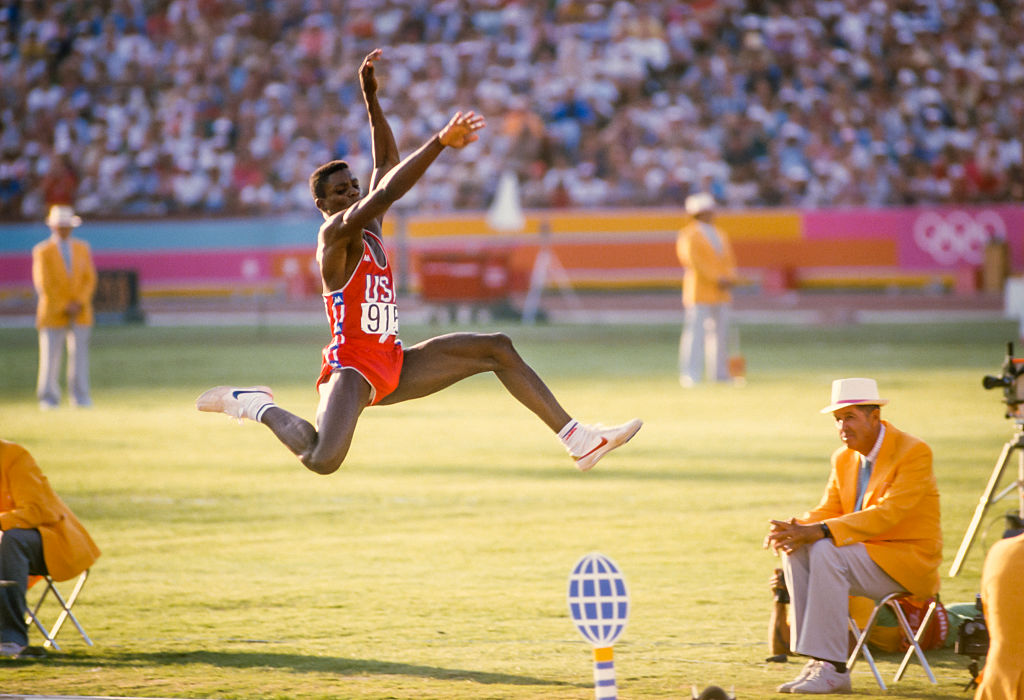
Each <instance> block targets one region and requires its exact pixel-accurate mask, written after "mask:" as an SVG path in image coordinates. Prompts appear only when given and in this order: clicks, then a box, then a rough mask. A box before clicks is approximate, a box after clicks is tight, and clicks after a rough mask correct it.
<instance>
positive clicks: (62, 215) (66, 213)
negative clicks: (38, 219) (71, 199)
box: [46, 204, 82, 228]
mask: <svg viewBox="0 0 1024 700" xmlns="http://www.w3.org/2000/svg"><path fill="white" fill-rule="evenodd" d="M46 225H47V226H49V227H51V228H69V227H70V228H74V227H75V226H81V225H82V217H80V216H76V215H75V210H74V209H72V208H71V207H69V206H68V205H66V204H54V205H53V206H52V207H50V213H49V214H47V215H46Z"/></svg>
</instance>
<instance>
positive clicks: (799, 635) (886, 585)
mask: <svg viewBox="0 0 1024 700" xmlns="http://www.w3.org/2000/svg"><path fill="white" fill-rule="evenodd" d="M782 566H783V569H784V570H785V573H786V585H787V587H788V588H789V597H790V600H791V602H792V608H793V609H792V616H793V620H792V626H791V634H792V641H791V647H792V649H793V651H794V652H796V653H797V654H802V655H803V656H812V657H814V658H816V659H825V660H826V661H841V662H845V661H846V658H847V657H848V656H849V653H850V642H849V637H848V627H847V625H848V620H849V617H850V601H849V597H850V596H852V595H853V596H864V597H866V598H871V599H872V600H880V599H881V598H883V597H885V596H887V595H888V594H890V593H893V592H895V591H902V590H903V587H902V586H900V584H898V583H896V581H894V580H893V579H892V578H891V577H890V576H889V574H887V573H885V572H884V571H882V568H881V567H880V566H879V565H878V564H876V563H875V562H873V561H872V560H871V557H869V556H868V551H867V549H866V548H865V547H864V544H863V543H861V542H858V543H856V544H850V545H845V546H843V547H837V546H836V545H835V543H833V542H832V540H828V539H823V540H818V541H817V542H815V543H813V544H811V545H808V546H806V547H801V548H800V549H798V550H796V551H795V552H793V553H792V554H789V555H786V554H783V555H782Z"/></svg>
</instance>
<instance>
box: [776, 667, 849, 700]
mask: <svg viewBox="0 0 1024 700" xmlns="http://www.w3.org/2000/svg"><path fill="white" fill-rule="evenodd" d="M851 687H852V686H851V685H850V671H849V670H847V671H846V673H840V672H839V671H837V670H836V667H835V666H833V665H832V664H830V663H829V662H828V661H820V662H819V663H818V665H817V666H816V667H815V668H814V670H812V671H811V672H810V674H808V676H807V678H805V679H803V680H802V681H800V682H799V683H797V684H796V685H794V686H793V687H792V688H790V689H789V692H791V693H801V694H802V693H806V694H808V695H826V694H829V693H849V692H850V690H851Z"/></svg>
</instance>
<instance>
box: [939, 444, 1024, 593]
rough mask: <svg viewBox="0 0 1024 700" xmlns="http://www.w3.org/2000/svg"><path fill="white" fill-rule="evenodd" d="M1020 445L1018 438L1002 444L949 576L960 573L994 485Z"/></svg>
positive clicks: (989, 501) (988, 504)
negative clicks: (997, 459) (1000, 452)
mask: <svg viewBox="0 0 1024 700" xmlns="http://www.w3.org/2000/svg"><path fill="white" fill-rule="evenodd" d="M1018 447H1020V439H1019V438H1018V439H1015V440H1011V441H1010V442H1007V443H1006V444H1005V445H1003V452H1002V454H1000V455H999V461H998V462H997V463H996V466H995V469H993V470H992V475H991V476H990V477H989V479H988V486H986V487H985V492H984V493H983V494H981V499H979V501H978V507H977V508H975V509H974V517H973V518H971V524H970V526H968V528H967V532H965V533H964V539H963V540H962V541H961V542H960V550H959V551H958V552H957V553H956V559H954V560H953V566H952V567H950V569H949V575H950V576H956V575H957V574H958V573H960V567H961V566H962V565H963V563H964V559H966V558H967V553H968V552H969V551H970V550H971V545H972V544H974V535H975V534H977V531H978V526H979V525H980V524H981V519H982V518H983V517H985V511H986V510H988V507H989V506H990V505H991V504H992V502H993V499H992V494H993V492H995V490H996V486H998V485H999V479H1000V478H1001V477H1002V475H1003V470H1004V469H1006V465H1007V464H1008V463H1009V461H1010V455H1011V454H1012V453H1013V450H1014V449H1016V448H1018Z"/></svg>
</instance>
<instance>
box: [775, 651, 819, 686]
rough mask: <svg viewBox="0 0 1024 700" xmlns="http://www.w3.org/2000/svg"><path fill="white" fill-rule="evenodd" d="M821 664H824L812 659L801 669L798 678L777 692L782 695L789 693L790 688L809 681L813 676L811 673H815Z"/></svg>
mask: <svg viewBox="0 0 1024 700" xmlns="http://www.w3.org/2000/svg"><path fill="white" fill-rule="evenodd" d="M820 663H824V662H823V661H818V660H817V659H811V660H810V661H808V662H807V663H805V664H804V667H803V668H802V669H800V673H798V674H797V676H796V678H794V679H793V680H791V681H790V682H789V683H783V684H782V685H780V686H779V687H778V688H776V689H775V690H776V691H778V692H780V693H788V692H789V691H790V688H792V687H793V686H797V685H800V684H801V683H803V682H804V681H805V680H807V677H808V676H809V675H811V671H813V670H814V669H815V668H816V667H817V666H818V664H820Z"/></svg>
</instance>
